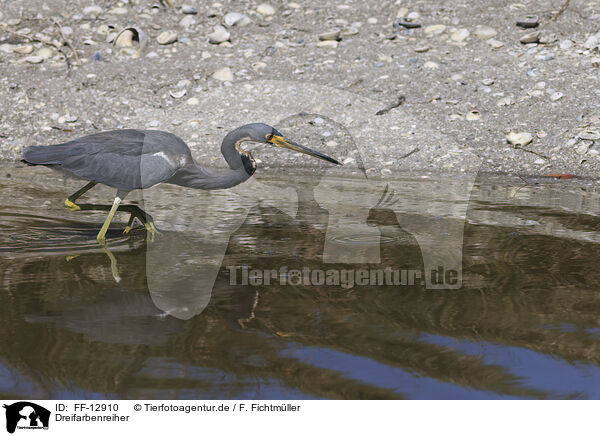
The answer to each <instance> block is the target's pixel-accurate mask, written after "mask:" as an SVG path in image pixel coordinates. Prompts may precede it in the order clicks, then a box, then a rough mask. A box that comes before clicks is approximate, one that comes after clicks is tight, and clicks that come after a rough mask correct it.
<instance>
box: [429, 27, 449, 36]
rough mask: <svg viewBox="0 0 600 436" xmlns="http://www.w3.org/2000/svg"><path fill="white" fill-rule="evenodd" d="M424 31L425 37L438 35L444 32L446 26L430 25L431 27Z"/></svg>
mask: <svg viewBox="0 0 600 436" xmlns="http://www.w3.org/2000/svg"><path fill="white" fill-rule="evenodd" d="M424 30H425V33H426V34H427V35H430V36H433V35H439V34H441V33H443V32H444V30H446V26H444V25H443V24H432V25H431V26H427V27H426V28H425V29H424Z"/></svg>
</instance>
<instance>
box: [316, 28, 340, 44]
mask: <svg viewBox="0 0 600 436" xmlns="http://www.w3.org/2000/svg"><path fill="white" fill-rule="evenodd" d="M340 39H341V38H340V31H339V30H333V31H330V32H324V33H321V34H319V40H320V41H339V40H340Z"/></svg>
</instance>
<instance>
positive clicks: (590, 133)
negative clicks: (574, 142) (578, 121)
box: [577, 130, 600, 141]
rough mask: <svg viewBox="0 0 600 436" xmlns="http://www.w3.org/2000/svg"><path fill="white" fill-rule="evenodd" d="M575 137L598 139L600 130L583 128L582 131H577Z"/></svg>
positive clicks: (590, 139) (589, 139)
mask: <svg viewBox="0 0 600 436" xmlns="http://www.w3.org/2000/svg"><path fill="white" fill-rule="evenodd" d="M577 137H578V138H580V139H586V140H588V141H597V140H598V139H600V132H598V131H596V130H584V131H582V132H579V135H577Z"/></svg>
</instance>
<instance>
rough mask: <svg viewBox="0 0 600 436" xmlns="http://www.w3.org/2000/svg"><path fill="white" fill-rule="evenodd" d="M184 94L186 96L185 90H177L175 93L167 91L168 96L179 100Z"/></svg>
mask: <svg viewBox="0 0 600 436" xmlns="http://www.w3.org/2000/svg"><path fill="white" fill-rule="evenodd" d="M185 94H187V91H186V90H185V89H179V90H177V91H169V95H170V96H171V97H173V98H175V99H177V98H181V97H183V96H184V95H185Z"/></svg>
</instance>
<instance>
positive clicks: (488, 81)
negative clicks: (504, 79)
mask: <svg viewBox="0 0 600 436" xmlns="http://www.w3.org/2000/svg"><path fill="white" fill-rule="evenodd" d="M495 82H496V81H495V80H494V79H483V80H482V81H481V83H482V84H484V85H485V86H491V85H493V84H494V83H495Z"/></svg>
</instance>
